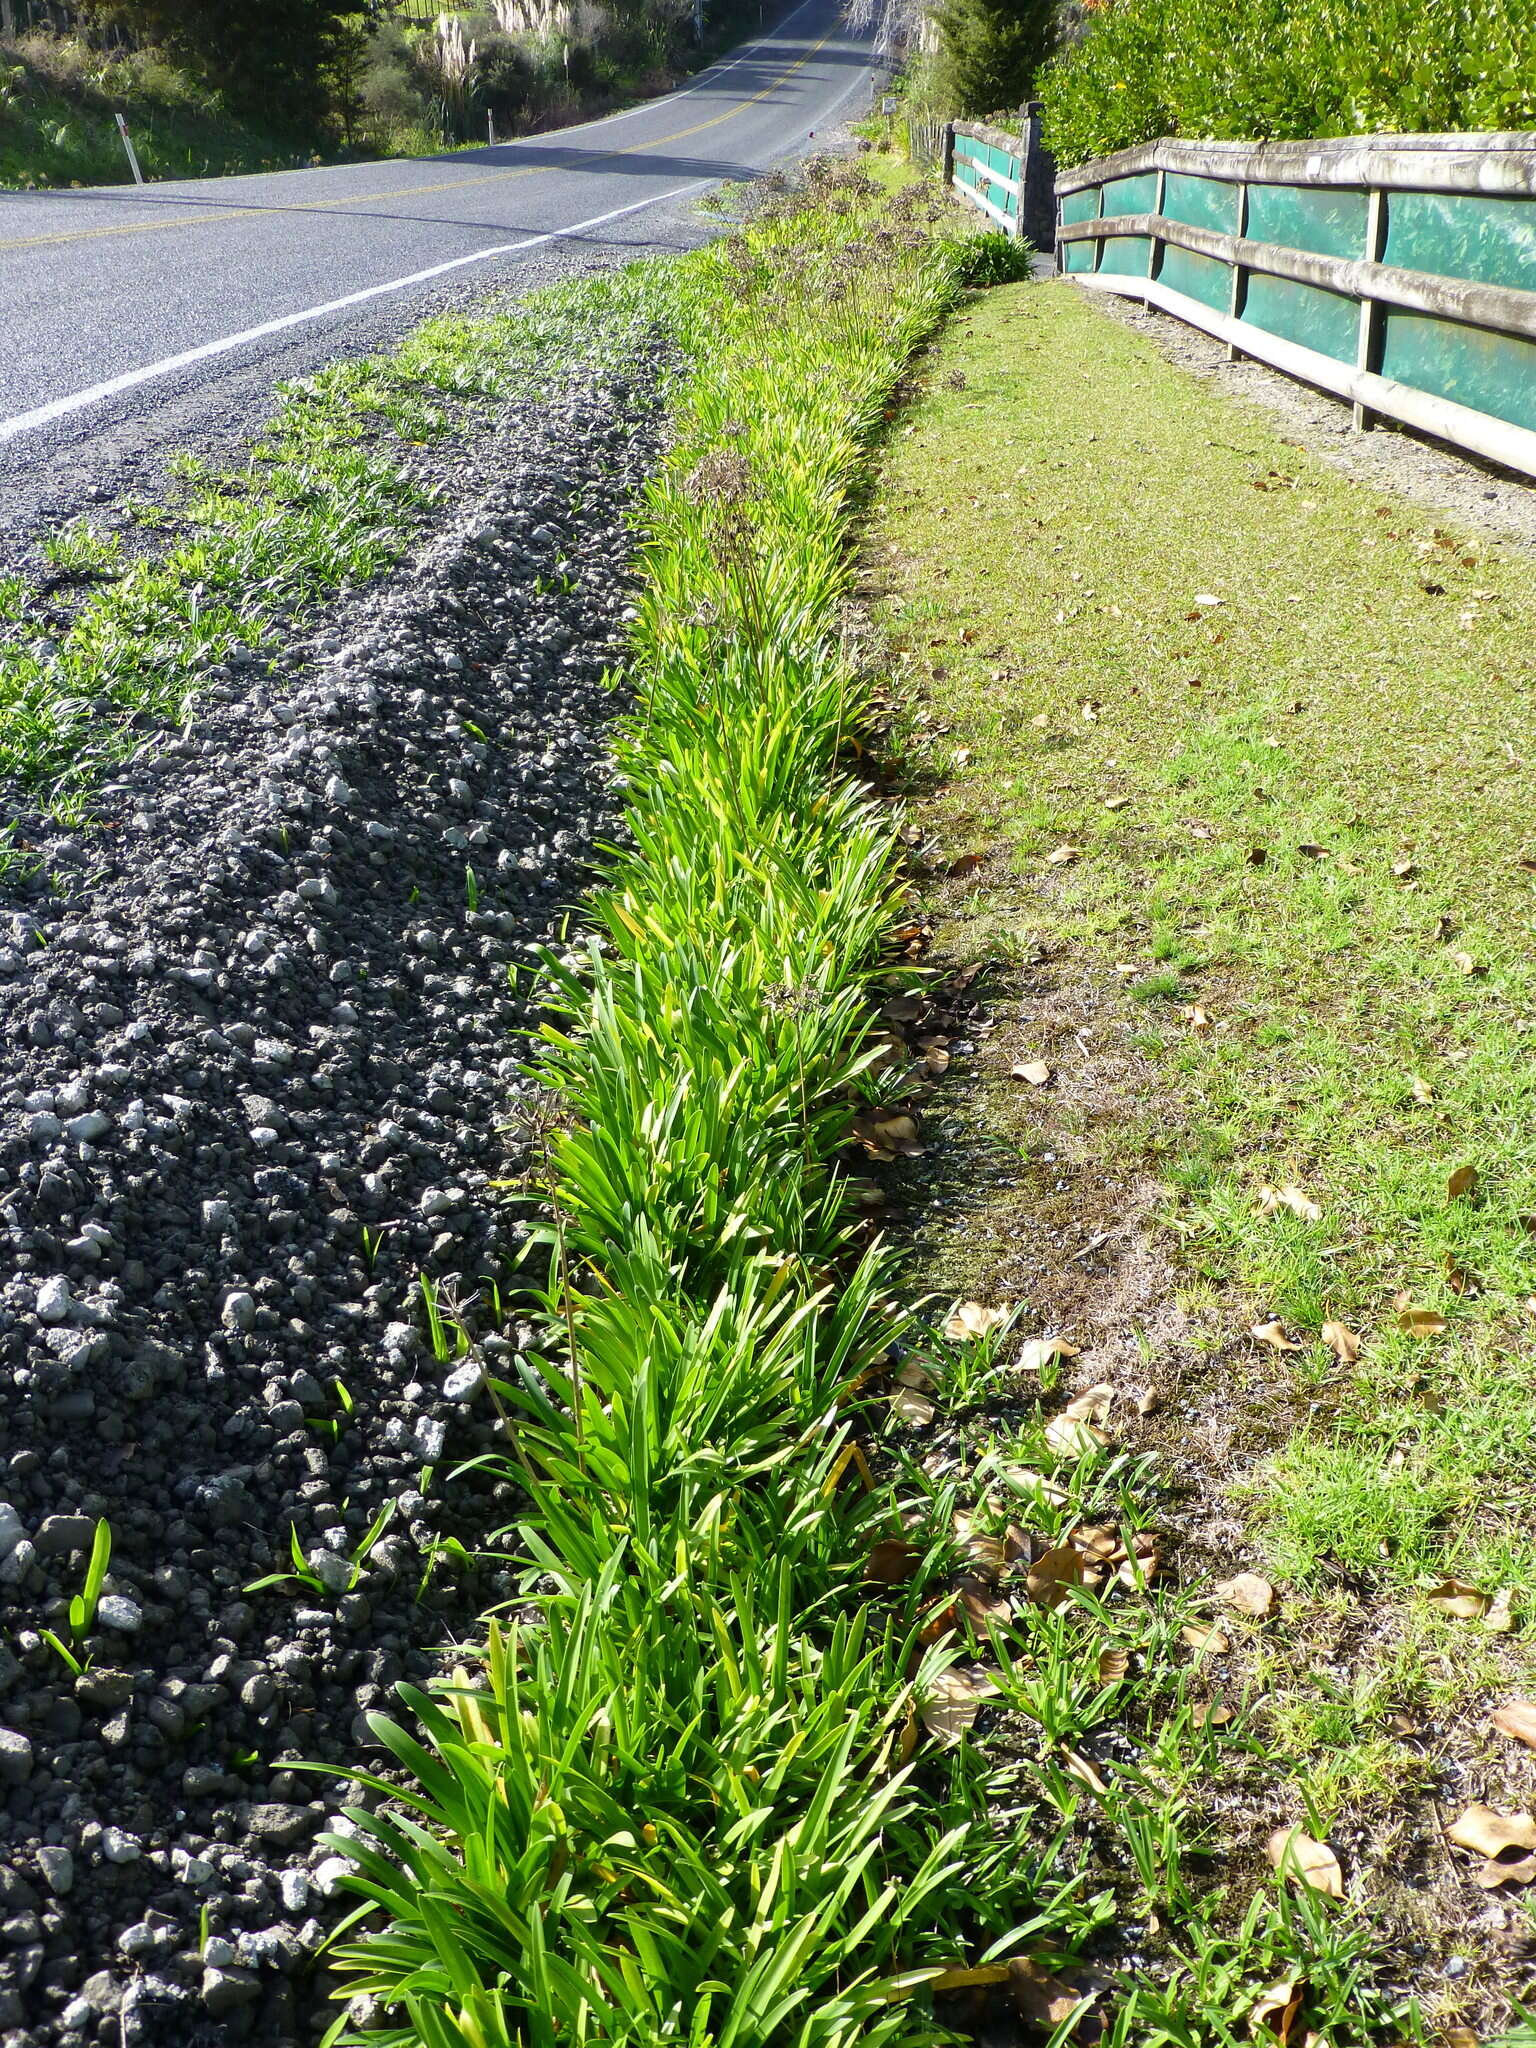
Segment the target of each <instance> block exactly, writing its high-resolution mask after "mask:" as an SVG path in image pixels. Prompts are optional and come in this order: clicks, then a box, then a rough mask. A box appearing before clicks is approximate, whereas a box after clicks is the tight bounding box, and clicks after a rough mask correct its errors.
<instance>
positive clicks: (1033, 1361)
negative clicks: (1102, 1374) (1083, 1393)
mask: <svg viewBox="0 0 1536 2048" xmlns="http://www.w3.org/2000/svg"><path fill="white" fill-rule="evenodd" d="M1076 1356H1077V1346H1076V1345H1075V1344H1069V1343H1068V1342H1067V1340H1066V1338H1065V1337H1031V1338H1030V1339H1029V1340H1028V1341H1027V1342H1026V1343H1024V1344H1022V1345H1021V1346H1020V1347H1019V1360H1018V1362H1019V1367H1020V1370H1021V1371H1023V1372H1044V1371H1046V1369H1047V1368H1048V1367H1049V1366H1052V1365H1054V1364H1055V1363H1056V1361H1057V1360H1058V1359H1064V1358H1076Z"/></svg>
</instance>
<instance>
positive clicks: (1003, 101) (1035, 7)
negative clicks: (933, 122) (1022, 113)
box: [934, 0, 1054, 115]
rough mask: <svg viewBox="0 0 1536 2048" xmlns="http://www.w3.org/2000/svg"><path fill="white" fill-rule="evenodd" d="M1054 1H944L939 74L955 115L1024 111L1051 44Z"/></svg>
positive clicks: (937, 18)
mask: <svg viewBox="0 0 1536 2048" xmlns="http://www.w3.org/2000/svg"><path fill="white" fill-rule="evenodd" d="M1053 16H1054V7H1053V4H1052V0H941V4H940V6H939V7H938V8H937V9H936V10H935V13H934V20H935V22H936V24H937V27H938V31H939V71H940V76H941V78H942V80H943V83H944V86H945V89H946V97H947V98H948V100H949V102H950V104H951V106H952V107H953V110H954V111H955V113H957V114H972V115H979V114H995V113H1000V112H1001V111H1003V109H1005V108H1012V107H1017V106H1020V105H1021V104H1022V103H1023V102H1024V101H1025V100H1026V99H1028V97H1029V95H1030V90H1031V88H1032V86H1033V85H1034V79H1035V73H1036V71H1037V70H1038V69H1039V68H1040V66H1041V64H1043V63H1044V61H1045V58H1046V55H1047V53H1048V52H1049V49H1050V45H1051V33H1052V21H1053Z"/></svg>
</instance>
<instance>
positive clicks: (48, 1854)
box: [37, 1844, 75, 1899]
mask: <svg viewBox="0 0 1536 2048" xmlns="http://www.w3.org/2000/svg"><path fill="white" fill-rule="evenodd" d="M37 1867H38V1869H39V1870H41V1872H42V1873H43V1883H44V1884H45V1885H47V1887H48V1889H49V1891H51V1892H52V1893H53V1895H54V1897H55V1898H56V1899H64V1898H68V1896H69V1894H70V1892H71V1891H72V1890H73V1889H74V1883H75V1859H74V1856H73V1855H72V1854H71V1852H70V1851H69V1850H68V1849H59V1848H54V1847H52V1846H51V1845H49V1844H45V1845H44V1846H43V1847H42V1848H40V1849H39V1850H38V1852H37Z"/></svg>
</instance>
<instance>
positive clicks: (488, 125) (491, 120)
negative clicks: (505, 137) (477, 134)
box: [485, 107, 496, 149]
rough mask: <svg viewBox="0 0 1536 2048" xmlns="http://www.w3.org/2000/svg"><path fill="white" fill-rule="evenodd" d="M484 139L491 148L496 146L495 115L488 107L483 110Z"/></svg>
mask: <svg viewBox="0 0 1536 2048" xmlns="http://www.w3.org/2000/svg"><path fill="white" fill-rule="evenodd" d="M485 139H486V141H487V142H488V143H489V144H490V145H491V147H492V149H494V148H495V147H496V116H495V115H494V114H493V113H492V112H491V110H490V108H489V107H487V108H486V110H485Z"/></svg>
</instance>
